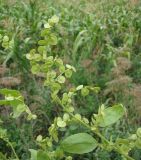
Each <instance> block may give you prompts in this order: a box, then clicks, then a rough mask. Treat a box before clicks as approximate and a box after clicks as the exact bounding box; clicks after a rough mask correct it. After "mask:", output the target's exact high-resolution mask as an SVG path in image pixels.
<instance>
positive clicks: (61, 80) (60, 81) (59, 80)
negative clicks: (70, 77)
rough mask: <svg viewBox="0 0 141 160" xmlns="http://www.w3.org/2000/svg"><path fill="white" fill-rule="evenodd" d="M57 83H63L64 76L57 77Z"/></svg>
mask: <svg viewBox="0 0 141 160" xmlns="http://www.w3.org/2000/svg"><path fill="white" fill-rule="evenodd" d="M57 81H58V82H59V83H65V77H64V76H59V77H58V79H57Z"/></svg>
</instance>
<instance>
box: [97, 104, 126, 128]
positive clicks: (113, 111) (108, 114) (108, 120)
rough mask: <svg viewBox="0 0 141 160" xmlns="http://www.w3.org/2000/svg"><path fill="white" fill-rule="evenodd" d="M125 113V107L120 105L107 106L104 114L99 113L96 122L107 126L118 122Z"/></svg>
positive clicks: (101, 125)
mask: <svg viewBox="0 0 141 160" xmlns="http://www.w3.org/2000/svg"><path fill="white" fill-rule="evenodd" d="M124 113H125V108H124V107H123V106H122V105H121V104H120V105H115V106H113V107H109V108H106V109H105V110H104V111H103V114H102V115H98V117H97V118H96V122H97V123H98V125H99V126H100V127H107V126H109V125H111V124H113V123H115V122H117V121H118V120H119V119H120V118H121V117H122V116H123V115H124Z"/></svg>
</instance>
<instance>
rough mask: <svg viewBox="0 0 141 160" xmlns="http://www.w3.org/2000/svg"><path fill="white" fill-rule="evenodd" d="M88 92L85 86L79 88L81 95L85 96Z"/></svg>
mask: <svg viewBox="0 0 141 160" xmlns="http://www.w3.org/2000/svg"><path fill="white" fill-rule="evenodd" d="M88 94H89V90H88V89H87V88H86V87H85V88H82V90H81V95H82V96H84V97H85V96H87V95H88Z"/></svg>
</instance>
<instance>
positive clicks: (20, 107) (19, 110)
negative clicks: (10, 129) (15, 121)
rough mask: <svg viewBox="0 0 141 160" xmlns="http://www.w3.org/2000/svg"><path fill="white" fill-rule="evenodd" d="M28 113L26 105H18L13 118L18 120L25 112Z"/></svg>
mask: <svg viewBox="0 0 141 160" xmlns="http://www.w3.org/2000/svg"><path fill="white" fill-rule="evenodd" d="M25 111H26V105H25V104H22V103H21V104H18V105H17V106H14V107H13V118H18V117H19V116H20V115H21V114H22V113H23V112H25Z"/></svg>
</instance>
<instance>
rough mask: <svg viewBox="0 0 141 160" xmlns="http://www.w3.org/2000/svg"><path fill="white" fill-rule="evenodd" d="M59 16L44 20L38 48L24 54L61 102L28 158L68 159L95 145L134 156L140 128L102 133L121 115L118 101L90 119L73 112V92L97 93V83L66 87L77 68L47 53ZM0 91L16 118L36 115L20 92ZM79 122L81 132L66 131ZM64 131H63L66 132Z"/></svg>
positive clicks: (140, 138) (140, 145)
mask: <svg viewBox="0 0 141 160" xmlns="http://www.w3.org/2000/svg"><path fill="white" fill-rule="evenodd" d="M58 21H59V18H58V17H57V16H53V17H52V18H50V19H49V20H48V21H47V22H46V23H45V24H44V29H43V30H42V32H41V37H42V39H41V40H39V41H38V45H39V46H38V48H37V49H32V50H31V51H30V52H29V53H28V54H27V55H26V58H27V59H29V61H30V65H31V72H32V73H33V74H34V75H39V74H42V75H43V77H44V80H43V85H44V86H45V87H46V88H47V89H48V90H49V92H50V98H51V99H52V101H53V102H54V103H55V104H57V105H58V106H60V110H61V113H60V115H59V116H56V117H55V118H54V121H53V122H52V124H51V126H50V127H49V129H48V133H47V135H46V136H42V135H38V136H37V138H36V141H37V144H38V149H30V150H29V151H30V152H31V160H42V159H46V160H55V159H63V158H65V159H66V160H71V159H72V157H73V156H72V154H84V153H89V152H92V151H94V150H96V149H97V148H100V149H102V150H107V151H108V152H111V151H116V152H118V153H119V154H121V156H122V157H123V159H125V160H133V158H131V157H130V151H131V149H133V148H135V147H137V148H141V136H140V132H141V131H140V128H139V129H138V130H137V132H136V134H133V135H130V136H129V137H127V138H126V139H124V138H119V137H117V138H114V139H113V137H112V135H111V138H110V139H108V138H107V137H105V136H104V134H103V130H104V129H105V128H107V127H110V126H111V125H112V124H114V123H116V122H117V121H118V120H119V119H121V118H122V117H123V116H124V114H125V112H126V109H125V107H124V106H122V105H121V104H118V105H114V106H112V107H106V106H105V105H101V106H100V107H99V110H98V113H97V114H93V115H92V117H91V119H88V118H86V117H85V116H83V115H81V114H79V113H77V112H76V106H75V96H76V95H78V94H81V95H82V97H85V96H87V95H89V94H90V93H95V94H96V93H97V92H98V91H99V87H97V86H87V85H86V86H84V85H79V86H77V87H74V86H71V87H69V86H68V85H67V84H68V79H69V78H71V76H72V75H73V73H74V72H76V69H75V68H74V67H73V66H71V65H69V64H64V63H63V61H62V59H60V58H59V57H58V56H56V57H53V56H51V55H48V53H50V51H51V50H52V47H53V46H54V45H56V44H57V36H56V34H55V33H54V27H55V25H56V24H57V23H58ZM0 93H1V94H2V95H4V96H5V99H4V100H1V101H0V104H1V105H10V106H12V109H13V113H12V116H13V118H18V117H19V116H20V115H21V114H22V113H23V112H26V113H27V114H28V116H27V119H29V120H31V119H35V118H36V115H33V114H32V113H31V111H30V110H29V108H28V107H27V105H25V103H24V99H23V97H22V95H21V94H20V93H19V92H18V91H15V90H8V89H1V90H0ZM73 125H75V126H78V125H79V126H81V127H82V128H83V129H82V130H83V132H79V133H75V134H74V133H73V134H71V133H69V134H67V130H68V129H69V128H70V127H71V126H73ZM65 133H66V134H65ZM0 134H1V138H2V139H3V140H4V141H6V142H7V143H8V144H9V145H10V146H11V149H12V150H13V153H14V155H15V158H16V159H19V158H18V156H17V154H16V152H15V150H14V148H13V146H12V144H11V143H9V141H8V140H7V138H5V137H7V136H6V131H5V130H4V129H1V132H0Z"/></svg>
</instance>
